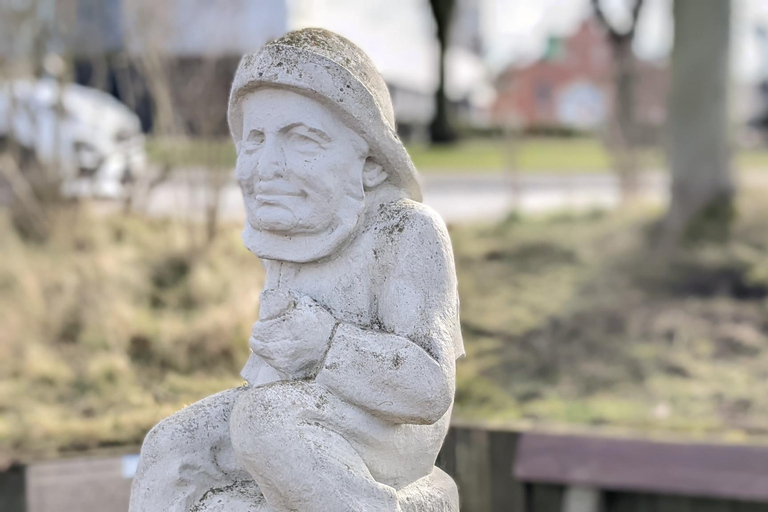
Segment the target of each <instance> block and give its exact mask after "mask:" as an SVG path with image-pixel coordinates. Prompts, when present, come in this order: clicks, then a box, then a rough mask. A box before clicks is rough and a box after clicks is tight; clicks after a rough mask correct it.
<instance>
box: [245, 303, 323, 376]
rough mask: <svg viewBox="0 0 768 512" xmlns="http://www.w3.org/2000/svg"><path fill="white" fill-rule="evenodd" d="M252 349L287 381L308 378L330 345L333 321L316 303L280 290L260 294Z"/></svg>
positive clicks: (252, 334)
mask: <svg viewBox="0 0 768 512" xmlns="http://www.w3.org/2000/svg"><path fill="white" fill-rule="evenodd" d="M259 316H260V320H259V321H258V322H256V324H254V326H253V330H252V331H251V339H250V345H251V350H253V352H254V353H255V354H257V355H259V356H261V357H262V358H263V359H264V360H265V361H266V362H267V363H269V365H270V366H272V367H273V368H274V369H275V370H277V371H278V372H279V373H280V374H282V376H283V377H284V378H286V379H311V378H314V377H315V375H316V374H317V371H318V369H319V367H320V364H321V363H322V362H323V359H324V358H325V354H326V352H328V348H329V346H330V343H331V336H332V334H333V330H334V327H335V326H336V323H337V322H336V320H335V319H334V318H333V316H332V315H331V314H330V313H329V312H328V311H327V310H326V309H325V308H323V307H322V306H320V305H319V304H318V303H317V302H315V301H314V300H312V299H311V298H309V297H307V296H305V295H304V296H297V295H295V294H293V293H291V292H288V291H283V290H268V291H265V292H264V293H263V295H262V304H261V312H260V315H259Z"/></svg>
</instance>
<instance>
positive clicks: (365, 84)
mask: <svg viewBox="0 0 768 512" xmlns="http://www.w3.org/2000/svg"><path fill="white" fill-rule="evenodd" d="M229 123H230V129H231V131H232V137H233V139H234V141H235V145H236V147H237V153H238V158H237V171H236V173H237V177H238V180H239V181H240V185H241V188H242V192H243V198H244V201H245V207H246V213H247V222H246V226H245V230H244V232H243V239H244V241H245V243H246V246H247V247H248V248H249V249H250V250H251V251H253V252H254V253H255V254H257V255H258V256H260V257H262V258H265V259H275V260H281V261H293V262H309V261H316V260H319V259H322V258H326V257H329V256H332V255H333V254H335V253H337V252H338V251H339V250H341V249H342V248H343V246H344V245H345V244H347V243H349V241H350V240H351V239H353V238H354V235H355V233H356V229H357V227H358V225H359V224H360V221H361V219H362V218H363V216H364V214H365V211H366V209H367V208H368V207H370V206H371V201H370V200H369V198H370V196H371V195H373V194H374V193H375V192H376V191H377V190H381V189H388V190H390V191H396V192H397V193H398V194H399V197H408V198H410V199H414V200H420V199H421V193H420V189H419V185H418V182H417V179H416V170H415V168H414V166H413V163H412V162H411V159H410V157H409V156H408V153H407V152H406V151H405V148H404V147H403V145H402V143H401V142H400V140H399V138H398V137H397V135H396V132H395V126H394V114H393V111H392V103H391V100H390V97H389V92H388V90H387V88H386V85H385V84H384V81H383V79H382V78H381V76H380V75H379V73H378V72H377V71H376V69H375V67H374V66H373V64H372V63H371V61H370V59H368V57H367V56H366V55H365V54H364V53H363V52H362V51H361V50H360V49H359V48H357V47H356V46H354V45H353V44H352V43H351V42H349V41H347V40H346V39H344V38H342V37H340V36H338V35H336V34H333V33H331V32H328V31H325V30H320V29H306V30H301V31H298V32H292V33H289V34H288V35H286V36H284V37H283V38H281V39H278V40H276V41H273V42H271V43H269V44H267V45H266V46H265V47H264V48H263V49H262V50H261V51H260V52H259V53H257V54H255V55H249V56H246V57H244V58H243V60H242V61H241V63H240V66H239V68H238V71H237V73H236V75H235V79H234V83H233V86H232V93H231V96H230V105H229Z"/></svg>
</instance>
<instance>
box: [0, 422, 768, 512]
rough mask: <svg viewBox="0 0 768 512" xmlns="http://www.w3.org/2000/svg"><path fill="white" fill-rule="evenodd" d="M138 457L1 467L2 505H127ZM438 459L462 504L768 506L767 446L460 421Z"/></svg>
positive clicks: (600, 508) (118, 511) (545, 511)
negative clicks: (560, 432)
mask: <svg viewBox="0 0 768 512" xmlns="http://www.w3.org/2000/svg"><path fill="white" fill-rule="evenodd" d="M135 463H136V458H135V456H126V457H115V458H91V459H78V460H63V461H54V462H46V463H40V464H32V465H30V466H27V467H23V468H22V467H16V468H13V469H12V470H10V471H7V472H5V473H0V512H54V511H55V512H126V511H127V510H128V490H129V488H130V478H131V476H132V471H133V468H135ZM438 466H440V467H441V468H443V469H444V470H445V471H447V472H448V473H449V474H450V475H452V476H453V477H454V478H455V480H456V483H457V484H458V486H459V495H460V497H461V510H462V512H502V511H503V512H758V511H763V512H768V447H763V446H745V445H742V446H738V445H735V446H734V445H705V444H678V443H655V442H647V441H637V440H625V439H621V440H618V439H605V438H589V437H573V436H550V435H542V434H535V433H524V434H519V433H515V432H507V431H496V430H486V429H481V428H465V427H454V428H452V429H451V431H450V432H449V434H448V437H447V438H446V440H445V444H444V446H443V450H442V452H441V453H440V456H439V458H438Z"/></svg>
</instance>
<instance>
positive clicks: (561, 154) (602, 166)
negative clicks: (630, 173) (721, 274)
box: [147, 138, 768, 174]
mask: <svg viewBox="0 0 768 512" xmlns="http://www.w3.org/2000/svg"><path fill="white" fill-rule="evenodd" d="M511 147H512V149H511V150H510V147H509V146H508V145H505V144H503V143H501V142H500V141H494V140H480V139H478V140H470V141H465V142H461V143H459V144H457V145H454V146H433V147H429V146H420V145H413V146H409V147H408V152H409V153H410V154H411V158H413V162H414V163H415V164H416V167H417V168H418V169H419V170H420V171H421V172H423V173H425V174H429V173H473V172H475V173H500V172H502V171H503V170H504V169H505V168H512V169H517V170H520V172H525V173H600V172H609V170H610V169H611V159H610V155H609V154H608V153H607V152H606V150H605V148H604V146H603V145H602V144H601V143H600V141H598V140H596V139H589V138H568V139H566V138H562V139H556V138H529V139H521V140H519V141H517V142H516V143H513V144H512V146H511ZM147 152H148V155H149V158H150V160H151V161H153V162H155V163H171V164H172V165H175V166H187V167H193V166H208V167H226V168H230V167H234V165H235V150H234V147H233V146H232V143H231V142H230V141H229V140H228V139H222V140H187V141H170V140H158V139H149V141H148V143H147ZM640 160H641V165H642V166H643V167H645V168H648V169H662V168H664V167H665V161H664V157H663V155H662V154H661V150H659V149H649V150H646V151H644V152H642V153H641V155H640ZM736 164H737V166H738V167H739V168H740V169H768V149H756V150H749V151H741V152H739V153H738V154H737V155H736Z"/></svg>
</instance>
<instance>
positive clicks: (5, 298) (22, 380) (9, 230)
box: [0, 209, 263, 465]
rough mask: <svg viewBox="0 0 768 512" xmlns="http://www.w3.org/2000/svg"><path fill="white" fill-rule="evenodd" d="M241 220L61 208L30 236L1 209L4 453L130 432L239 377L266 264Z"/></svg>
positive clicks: (139, 434) (112, 438)
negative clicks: (218, 223)
mask: <svg viewBox="0 0 768 512" xmlns="http://www.w3.org/2000/svg"><path fill="white" fill-rule="evenodd" d="M239 231H240V227H239V226H227V227H225V228H223V229H222V231H221V236H219V237H217V238H216V240H215V241H214V242H212V243H210V244H208V245H206V246H205V248H204V249H202V250H197V249H195V246H194V244H193V243H192V242H191V240H190V236H191V234H190V232H189V229H188V226H186V225H183V224H177V223H175V222H172V221H163V220H149V219H143V218H138V217H120V216H113V217H100V218H94V217H91V216H90V215H89V214H88V213H87V212H86V211H84V210H83V209H80V210H77V209H66V210H63V211H62V212H61V213H60V216H59V217H58V218H57V219H56V223H55V225H54V229H53V230H52V233H51V236H50V238H49V240H48V241H47V242H45V243H30V242H28V241H26V240H25V239H23V238H22V237H21V236H19V234H18V232H17V231H16V230H14V229H13V227H12V226H11V221H10V219H9V218H8V216H7V215H4V214H3V215H0V245H1V246H2V247H3V259H2V264H0V325H2V329H0V411H2V413H1V414H0V465H2V464H3V463H8V462H10V461H11V460H17V459H20V458H27V457H39V456H48V455H51V454H53V453H56V452H60V451H68V450H76V449H77V450H81V449H92V448H97V447H100V446H111V445H116V444H121V445H122V444H136V443H139V442H140V441H141V439H142V438H143V435H144V434H145V432H146V431H147V430H148V429H149V428H150V427H151V426H152V425H153V424H154V423H156V422H157V421H158V420H160V419H162V418H163V417H165V416H167V415H168V414H170V413H172V412H173V411H175V410H178V409H179V408H180V407H182V406H183V405H184V404H187V403H191V402H193V401H195V400H197V399H199V398H201V397H203V396H205V395H209V394H212V393H214V392H217V391H219V390H222V389H225V388H227V387H231V386H236V385H238V384H240V382H241V379H240V378H239V377H238V376H237V375H238V372H239V370H240V367H241V366H242V364H244V361H245V359H246V358H247V352H248V345H247V340H248V336H249V333H250V327H251V325H252V323H253V322H254V321H255V319H256V308H257V301H258V293H259V291H260V289H261V286H262V282H263V271H262V268H261V265H260V264H259V263H258V261H257V260H256V258H255V257H253V255H251V254H250V253H248V252H247V251H246V250H245V248H243V246H242V243H241V241H240V236H239Z"/></svg>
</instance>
